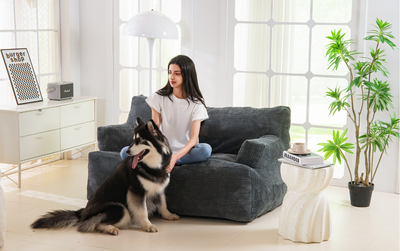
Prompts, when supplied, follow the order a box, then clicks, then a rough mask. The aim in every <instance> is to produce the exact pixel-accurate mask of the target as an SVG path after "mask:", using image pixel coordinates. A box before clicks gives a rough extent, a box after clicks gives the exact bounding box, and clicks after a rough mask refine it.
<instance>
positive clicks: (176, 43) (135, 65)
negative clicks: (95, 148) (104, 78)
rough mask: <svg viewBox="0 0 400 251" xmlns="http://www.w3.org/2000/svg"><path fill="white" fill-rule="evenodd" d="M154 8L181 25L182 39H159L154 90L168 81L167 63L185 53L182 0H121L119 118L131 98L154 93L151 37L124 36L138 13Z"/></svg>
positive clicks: (117, 69) (118, 11) (117, 71)
mask: <svg viewBox="0 0 400 251" xmlns="http://www.w3.org/2000/svg"><path fill="white" fill-rule="evenodd" d="M149 10H154V11H158V12H161V13H163V14H164V15H166V16H167V17H169V18H171V19H172V21H174V22H175V23H176V25H177V27H178V32H179V38H178V40H168V39H162V40H161V39H156V40H155V44H154V51H153V59H152V60H153V61H152V62H153V63H152V64H153V67H152V68H153V70H152V83H151V85H152V88H151V89H152V90H153V91H154V90H158V89H160V88H161V87H162V86H164V85H165V84H166V83H167V80H168V74H167V69H166V67H167V65H168V62H169V60H170V59H171V58H172V57H174V56H176V55H178V54H180V53H181V43H180V41H181V39H180V37H181V28H180V25H181V22H180V21H181V0H155V1H144V0H119V6H118V8H117V9H116V10H115V11H116V13H115V16H116V20H115V26H114V27H115V30H116V31H118V35H117V36H115V38H116V40H115V48H116V51H115V53H116V54H118V55H119V57H116V58H119V62H116V63H115V64H114V67H115V82H116V83H117V86H116V87H117V89H116V90H115V91H116V93H118V95H119V96H118V97H117V98H116V99H115V100H116V102H117V104H116V107H119V114H118V116H119V121H120V122H121V123H123V122H125V121H126V119H127V116H128V112H129V110H130V105H131V99H132V97H133V96H135V95H139V94H143V95H146V96H149V95H150V71H149V68H150V62H149V58H150V55H149V47H148V44H147V39H146V38H143V37H140V38H139V37H132V36H124V35H123V30H124V27H125V24H126V23H127V22H128V21H129V19H130V18H131V17H133V16H134V15H136V14H138V13H140V12H143V11H149Z"/></svg>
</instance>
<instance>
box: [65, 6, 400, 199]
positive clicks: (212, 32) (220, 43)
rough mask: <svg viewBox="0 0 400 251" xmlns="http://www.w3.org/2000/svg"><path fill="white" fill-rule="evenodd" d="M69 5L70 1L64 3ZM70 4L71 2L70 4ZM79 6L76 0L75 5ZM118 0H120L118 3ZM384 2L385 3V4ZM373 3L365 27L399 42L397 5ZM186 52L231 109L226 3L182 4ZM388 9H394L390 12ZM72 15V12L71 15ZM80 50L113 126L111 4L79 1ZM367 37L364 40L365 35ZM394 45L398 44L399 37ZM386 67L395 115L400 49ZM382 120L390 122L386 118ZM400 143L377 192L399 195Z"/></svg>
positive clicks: (85, 83)
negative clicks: (385, 26) (388, 32)
mask: <svg viewBox="0 0 400 251" xmlns="http://www.w3.org/2000/svg"><path fill="white" fill-rule="evenodd" d="M62 1H67V0H62ZM71 1H72V0H71ZM73 1H76V0H73ZM114 1H116V0H114ZM383 2H384V4H382V3H383ZM383 2H382V1H381V0H369V1H368V6H367V11H368V20H366V21H365V23H367V24H371V23H374V20H375V18H376V17H379V18H383V19H385V20H387V21H389V22H391V23H392V24H393V25H394V28H395V29H394V30H393V34H394V36H395V37H399V36H400V35H399V30H400V29H399V27H400V22H399V17H398V14H399V12H398V10H399V3H398V0H385V1H383ZM182 4H183V7H182V12H183V15H182V18H183V22H184V24H185V25H184V27H183V29H182V33H183V39H182V52H183V53H184V54H186V55H189V56H190V57H192V59H193V60H194V62H195V64H196V68H197V73H198V78H199V83H200V86H201V90H202V92H203V95H204V97H205V99H206V102H207V105H208V106H226V105H229V104H231V97H232V93H231V91H230V90H229V89H230V88H228V87H230V86H231V84H232V83H231V81H226V76H225V62H226V60H230V59H229V55H227V54H226V50H227V48H226V43H225V41H226V6H227V4H226V1H225V0H220V1H215V0H185V1H182ZM387 6H390V8H388V7H387ZM70 11H71V10H70ZM72 11H78V12H79V23H80V25H79V29H80V33H79V34H80V48H79V49H80V51H75V52H74V51H71V53H72V54H74V53H75V54H79V57H80V76H81V79H80V88H81V90H80V91H81V94H82V95H88V96H96V97H98V98H99V107H98V111H99V114H98V118H99V125H106V124H115V123H117V121H113V120H112V118H113V116H112V110H113V109H112V105H113V103H114V102H113V87H114V83H113V79H114V78H113V74H114V72H113V67H112V65H113V46H114V45H113V18H112V15H113V11H114V10H113V1H111V0H101V1H98V0H97V1H96V0H84V1H79V9H78V10H72ZM362 36H364V35H362ZM395 43H396V44H398V45H400V43H399V40H398V38H396V40H395ZM387 54H388V59H387V61H388V64H387V66H388V67H387V68H388V69H389V71H390V72H391V75H390V79H389V82H390V83H392V85H391V87H392V94H393V96H394V97H393V101H394V105H395V107H396V114H397V115H398V116H399V115H400V111H399V110H400V109H399V74H398V70H399V50H396V51H395V52H390V53H389V51H387ZM382 119H386V117H385V118H382ZM399 149H400V147H399V143H398V142H395V143H394V144H392V145H390V148H389V149H388V156H384V159H383V161H382V163H381V166H380V170H379V172H378V174H377V176H376V179H375V184H376V186H375V190H376V191H385V192H396V191H397V192H398V176H399ZM348 180H349V178H348V176H347V172H346V175H345V177H344V178H343V179H341V180H334V181H333V182H332V184H333V185H338V186H347V182H348Z"/></svg>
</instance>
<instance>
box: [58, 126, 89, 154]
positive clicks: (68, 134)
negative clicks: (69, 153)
mask: <svg viewBox="0 0 400 251" xmlns="http://www.w3.org/2000/svg"><path fill="white" fill-rule="evenodd" d="M93 141H94V122H88V123H84V124H79V125H74V126H70V127H66V128H62V129H61V150H65V149H68V148H74V147H77V146H80V145H84V144H87V143H92V142H93Z"/></svg>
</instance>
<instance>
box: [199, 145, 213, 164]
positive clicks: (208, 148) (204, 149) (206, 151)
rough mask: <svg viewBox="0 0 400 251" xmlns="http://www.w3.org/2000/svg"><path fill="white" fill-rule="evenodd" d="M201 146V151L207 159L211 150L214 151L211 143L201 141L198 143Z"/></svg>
mask: <svg viewBox="0 0 400 251" xmlns="http://www.w3.org/2000/svg"><path fill="white" fill-rule="evenodd" d="M198 147H199V151H200V153H201V155H202V156H203V157H204V159H205V160H206V159H207V158H208V157H210V155H211V152H212V148H211V146H210V145H209V144H207V143H200V144H199V145H198Z"/></svg>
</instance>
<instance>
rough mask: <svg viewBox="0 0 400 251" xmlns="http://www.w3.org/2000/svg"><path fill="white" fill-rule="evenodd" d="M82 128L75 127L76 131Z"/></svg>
mask: <svg viewBox="0 0 400 251" xmlns="http://www.w3.org/2000/svg"><path fill="white" fill-rule="evenodd" d="M81 128H82V127H75V128H74V130H80V129H81Z"/></svg>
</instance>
